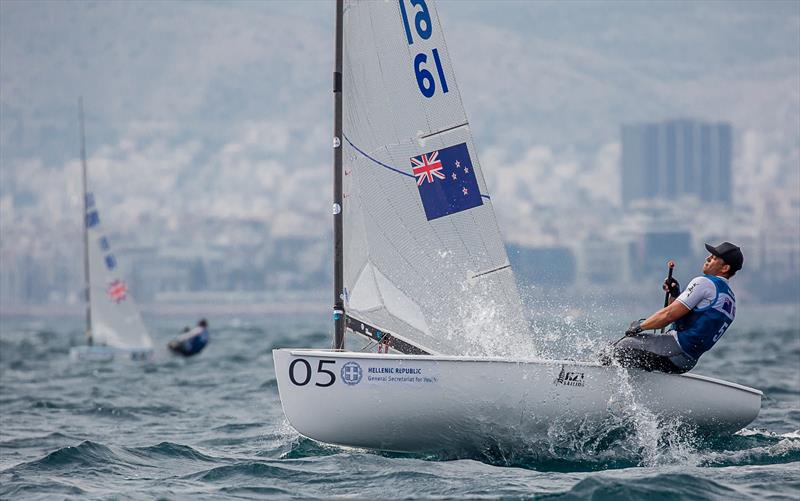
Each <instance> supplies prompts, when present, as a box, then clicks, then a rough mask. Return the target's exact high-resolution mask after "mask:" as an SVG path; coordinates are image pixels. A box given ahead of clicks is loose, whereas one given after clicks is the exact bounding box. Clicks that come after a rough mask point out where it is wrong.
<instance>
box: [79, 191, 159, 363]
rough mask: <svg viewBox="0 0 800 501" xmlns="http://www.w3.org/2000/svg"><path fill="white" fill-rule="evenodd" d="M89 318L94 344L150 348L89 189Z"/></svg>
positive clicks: (145, 332)
mask: <svg viewBox="0 0 800 501" xmlns="http://www.w3.org/2000/svg"><path fill="white" fill-rule="evenodd" d="M85 224H86V227H87V230H88V242H87V244H88V254H89V287H90V294H89V297H90V322H91V333H92V342H93V344H94V345H100V346H109V347H113V348H125V349H140V348H147V349H149V348H152V346H153V342H152V340H151V339H150V335H149V334H148V332H147V329H146V328H145V326H144V323H143V322H142V317H141V315H140V314H139V308H137V306H136V303H135V302H134V300H133V296H131V293H130V290H129V286H128V283H127V282H126V281H125V279H124V275H123V273H122V271H121V269H120V265H119V262H118V261H117V257H116V255H115V254H114V253H113V252H112V250H111V245H110V243H109V240H108V237H107V236H106V234H105V232H104V231H103V229H102V228H103V225H102V222H101V218H100V215H99V213H98V210H97V206H96V205H95V202H94V196H93V194H92V193H87V194H86V218H85Z"/></svg>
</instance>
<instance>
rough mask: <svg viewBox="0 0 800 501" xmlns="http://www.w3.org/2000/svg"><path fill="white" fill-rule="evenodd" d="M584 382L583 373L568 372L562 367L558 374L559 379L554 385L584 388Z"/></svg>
mask: <svg viewBox="0 0 800 501" xmlns="http://www.w3.org/2000/svg"><path fill="white" fill-rule="evenodd" d="M583 380H584V373H583V372H575V371H567V370H565V369H564V366H563V365H562V366H561V372H559V373H558V377H557V378H556V380H555V381H553V383H555V384H563V385H564V386H583Z"/></svg>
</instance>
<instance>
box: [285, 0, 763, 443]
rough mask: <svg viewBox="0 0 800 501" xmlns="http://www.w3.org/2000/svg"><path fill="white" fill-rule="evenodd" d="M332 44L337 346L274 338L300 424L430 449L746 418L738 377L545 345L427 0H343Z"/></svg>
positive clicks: (751, 405) (319, 435)
mask: <svg viewBox="0 0 800 501" xmlns="http://www.w3.org/2000/svg"><path fill="white" fill-rule="evenodd" d="M335 48H336V49H335V55H336V57H335V70H334V79H333V90H334V138H333V150H334V183H333V184H334V187H333V188H334V189H333V194H334V203H333V223H334V295H333V300H334V301H333V303H334V304H333V311H334V336H333V348H332V349H275V350H273V358H274V361H275V371H276V376H277V382H278V391H279V393H280V399H281V404H282V406H283V410H284V413H285V415H286V417H287V419H288V421H289V423H290V424H291V425H292V426H293V427H294V428H295V429H297V431H298V432H299V433H300V434H302V435H304V436H306V437H308V438H311V439H314V440H317V441H320V442H325V443H331V444H338V445H344V446H354V447H365V448H371V449H380V450H388V451H399V452H429V451H442V450H452V449H456V448H459V447H463V446H481V445H482V444H484V445H485V444H494V445H497V444H500V445H508V446H510V447H514V446H515V444H518V443H519V440H521V439H529V438H531V437H535V436H545V437H546V435H547V433H548V430H549V429H550V428H551V427H552V425H553V423H559V425H560V426H562V427H567V428H569V427H574V428H575V429H576V430H577V429H584V430H585V429H589V428H591V427H592V426H602V423H603V422H606V421H607V420H608V419H612V418H614V416H619V415H621V414H624V413H625V412H626V409H630V407H631V406H636V407H637V408H640V409H647V410H648V411H649V412H650V413H652V415H654V416H656V417H657V418H658V419H659V420H672V421H675V422H680V423H682V424H684V425H685V426H687V427H691V428H692V429H696V430H698V431H703V432H710V433H714V434H729V433H733V432H735V431H737V430H740V429H741V428H743V427H745V426H746V425H747V424H749V423H750V422H752V421H753V420H754V419H755V418H756V416H757V415H758V413H759V410H760V406H761V397H762V393H761V392H760V391H758V390H756V389H753V388H748V387H746V386H742V385H738V384H735V383H730V382H726V381H722V380H719V379H714V378H710V377H706V376H701V375H697V374H684V375H670V374H664V373H657V372H646V371H642V370H636V369H623V368H620V367H613V366H601V365H600V364H598V363H590V362H580V361H569V360H545V359H540V358H537V356H536V351H535V343H534V340H533V337H532V334H530V333H529V332H527V327H526V326H527V324H526V321H525V316H524V313H523V307H522V302H521V299H520V295H519V292H518V290H517V285H516V281H515V278H514V273H513V270H512V269H511V266H510V264H509V261H508V256H507V254H506V250H505V247H504V244H503V239H502V235H501V233H500V230H499V227H498V224H497V220H496V216H495V213H494V209H493V206H492V199H491V196H490V194H489V190H488V189H487V186H486V183H485V181H484V178H483V173H482V170H481V166H480V163H479V161H478V155H477V152H476V147H475V144H474V142H473V137H472V133H471V130H470V123H469V122H468V120H467V117H466V113H465V110H464V107H463V104H462V101H461V96H460V93H459V90H458V86H457V84H456V80H455V75H454V73H453V70H452V67H451V63H450V58H449V55H448V51H447V47H446V45H445V40H444V37H443V34H442V27H441V24H440V22H439V17H438V14H437V11H436V7H435V5H434V2H433V1H432V0H396V1H386V2H366V1H365V2H359V1H354V0H338V1H337V3H336V39H335ZM346 332H349V333H351V334H354V335H355V339H359V338H360V339H361V340H362V341H364V342H368V343H370V344H369V346H370V347H372V348H375V347H377V349H378V352H377V353H376V352H374V351H370V352H367V351H363V350H362V351H357V350H356V351H347V350H345V349H344V348H345V333H346ZM351 339H353V338H351ZM351 344H352V343H351Z"/></svg>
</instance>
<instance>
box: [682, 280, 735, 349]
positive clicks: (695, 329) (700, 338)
mask: <svg viewBox="0 0 800 501" xmlns="http://www.w3.org/2000/svg"><path fill="white" fill-rule="evenodd" d="M705 277H706V278H707V279H709V280H711V282H712V283H713V284H714V287H716V290H717V294H716V297H715V298H714V300H713V301H711V304H709V305H708V306H706V307H704V308H695V309H693V310H692V311H690V312H689V313H687V314H686V315H685V316H684V317H682V318H680V319H678V320H677V321H676V322H675V324H674V328H675V330H676V331H677V333H678V336H677V337H678V344H680V345H681V348H682V349H683V351H684V352H685V353H686V354H687V355H689V356H690V357H692V358H694V359H695V360H697V359H698V358H700V355H702V354H703V353H705V352H707V351H708V350H710V349H711V347H712V346H714V343H716V342H717V341H719V338H721V337H722V335H723V334H725V331H726V330H727V329H728V327H730V325H731V323H733V319H734V317H735V316H736V297H735V296H734V295H733V291H732V290H731V288H730V287H729V286H728V283H727V282H726V281H725V280H723V279H721V278H720V277H716V276H713V275H705Z"/></svg>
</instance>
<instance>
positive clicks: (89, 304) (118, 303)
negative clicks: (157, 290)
mask: <svg viewBox="0 0 800 501" xmlns="http://www.w3.org/2000/svg"><path fill="white" fill-rule="evenodd" d="M78 109H79V114H80V127H81V165H82V173H83V175H82V186H83V216H84V217H83V221H84V224H83V265H84V279H85V290H86V345H83V346H76V347H73V348H72V349H71V350H70V357H71V358H73V359H75V360H103V361H105V360H114V359H123V360H149V359H151V358H152V356H153V342H152V340H151V339H150V334H149V333H148V332H147V329H146V328H145V326H144V322H143V321H142V316H141V314H140V313H139V309H138V307H137V306H136V303H135V301H134V300H133V296H132V295H131V292H130V289H129V287H128V284H127V282H126V281H125V279H124V277H123V273H122V271H121V270H120V265H119V262H118V260H117V257H116V256H115V255H114V253H113V251H112V249H111V244H110V242H109V239H108V237H107V236H106V235H105V232H104V231H103V229H102V228H103V225H102V224H101V220H100V213H99V211H98V209H97V204H96V203H95V199H94V195H93V194H92V193H91V192H90V191H89V190H88V188H87V184H88V179H87V177H88V176H87V167H86V137H85V131H84V120H83V99H80V100H79V101H78Z"/></svg>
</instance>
